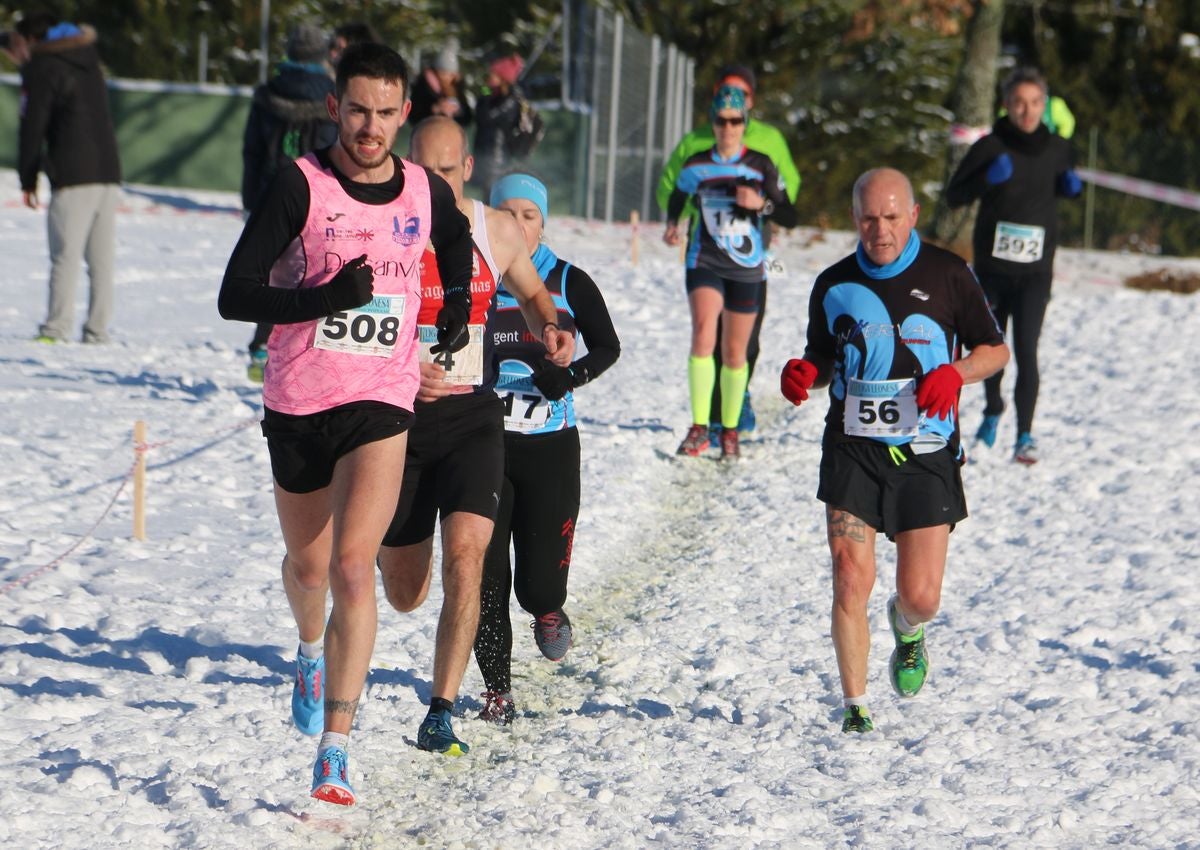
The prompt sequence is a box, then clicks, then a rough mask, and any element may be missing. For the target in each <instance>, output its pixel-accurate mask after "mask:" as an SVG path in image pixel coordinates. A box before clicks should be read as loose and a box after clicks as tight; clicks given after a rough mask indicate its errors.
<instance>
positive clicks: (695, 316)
mask: <svg viewBox="0 0 1200 850" xmlns="http://www.w3.org/2000/svg"><path fill="white" fill-rule="evenodd" d="M709 115H710V117H711V118H712V124H713V136H714V137H715V138H716V144H715V145H713V147H712V148H710V149H708V150H705V151H701V152H699V153H696V154H694V155H692V156H690V157H688V159H687V160H686V161H685V162H684V165H683V168H682V169H681V170H680V172H679V176H678V177H677V178H676V180H675V189H674V191H673V192H672V193H671V198H670V200H669V201H668V203H667V229H666V232H665V233H663V241H664V242H666V243H667V244H668V245H678V244H679V243H680V242H681V241H682V240H683V235H682V234H681V233H680V231H679V216H680V214H681V213H682V212H683V209H684V206H685V205H686V204H687V200H688V198H691V199H692V201H693V205H694V206H695V208H696V209H697V210H698V211H699V214H698V215H697V216H696V217H695V221H694V223H693V224H692V226H691V229H690V231H689V232H688V236H687V256H686V262H685V267H686V269H687V271H686V276H685V278H684V280H685V285H686V288H687V293H688V305H689V307H690V308H691V314H692V343H691V356H690V357H689V358H688V389H689V391H690V395H691V408H692V426H691V428H690V429H688V432H687V436H686V437H684V439H683V442H682V443H681V444H680V445H679V454H681V455H690V456H692V457H696V456H698V455H700V454H701V453H702V452H704V450H705V449H707V448H708V446H709V438H708V423H709V420H710V415H711V414H712V413H713V412H714V411H712V409H711V408H712V394H713V386H714V385H715V384H717V382H718V381H719V382H720V387H721V410H720V411H717V412H718V413H719V414H720V415H719V417H717V418H719V419H720V421H721V426H722V428H721V457H722V458H723V459H729V460H732V459H735V458H737V456H738V431H737V426H738V420H739V419H740V418H741V414H742V400H743V398H744V396H745V394H746V385H747V384H748V383H749V381H750V370H749V366H748V365H747V362H746V347H747V344H748V343H749V340H750V333H751V331H752V330H753V329H754V320H755V317H756V316H757V315H758V310H759V305H760V302H761V299H762V282H763V280H764V279H765V278H766V270H765V268H764V265H763V264H764V261H765V257H766V255H765V252H764V250H763V241H762V228H763V223H764V220H765V219H766V218H768V217H770V218H771V220H772V221H775V222H777V223H778V224H780V225H782V226H783V227H794V226H795V225H796V222H797V220H798V216H797V213H796V209H795V207H793V206H792V204H791V202H790V201H789V200H788V196H787V188H786V186H785V185H784V182H783V178H782V177H780V176H779V171H778V170H777V169H776V168H775V165H774V163H772V162H771V159H770V157H768V156H766V155H765V154H761V153H759V152H758V151H752V150H748V149H747V148H746V147H745V145H743V144H742V137H743V136H744V135H745V133H746V95H745V93H744V92H743V91H742V90H741V89H740V88H738V87H736V86H721V87H720V88H719V89H717V93H716V95H715V96H714V97H713V102H712V107H711V108H710V110H709ZM718 322H720V323H721V363H722V365H721V369H720V374H719V375H718V374H717V366H716V362H715V361H714V359H713V353H714V352H715V350H716V344H717V343H716V340H717V323H718Z"/></svg>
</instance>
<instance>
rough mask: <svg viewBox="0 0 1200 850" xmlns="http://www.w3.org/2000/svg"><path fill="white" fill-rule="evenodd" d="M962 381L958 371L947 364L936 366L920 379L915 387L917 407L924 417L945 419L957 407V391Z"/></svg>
mask: <svg viewBox="0 0 1200 850" xmlns="http://www.w3.org/2000/svg"><path fill="white" fill-rule="evenodd" d="M962 384H963V379H962V375H960V374H959V373H958V370H957V369H955V368H954V367H953V366H951V365H950V364H949V363H944V364H942V365H941V366H938V367H937V368H936V369H934V370H933V371H932V372H930V373H929V374H928V375H926V376H925V377H924V378H922V379H921V383H920V384H918V385H917V407H918V408H919V409H921V410H924V411H925V415H926V416H936V417H937V418H938V419H945V418H946V417H947V416H949V415H950V411H952V410H954V408H955V407H957V406H958V391H959V390H961V389H962Z"/></svg>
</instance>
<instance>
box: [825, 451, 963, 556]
mask: <svg viewBox="0 0 1200 850" xmlns="http://www.w3.org/2000/svg"><path fill="white" fill-rule="evenodd" d="M901 453H902V455H903V460H900V462H899V463H897V460H899V459H900V457H899V455H900V454H901ZM817 498H818V499H820V500H821V501H822V502H824V503H825V504H827V505H829V506H830V507H831V508H837V509H839V510H843V511H847V512H849V513H851V514H854V516H856V517H858V518H859V519H861V520H862V521H863V522H865V523H866V524H867V525H869V526H871V527H872V528H874V529H875V530H876V531H882V532H883V533H884V534H886V535H887V537H888V539H893V538H895V536H896V535H897V534H899V533H900V532H902V531H912V530H913V529H915V528H929V527H931V526H936V525H949V526H950V530H951V531H953V530H954V525H955V523H957V522H959V521H960V520H964V519H966V518H967V499H966V495H965V494H964V492H963V486H962V476H961V474H960V467H959V463H958V461H957V460H955V458H954V457H953V455H951V454H950V450H949V449H946V448H943V449H939V450H938V451H936V452H931V453H929V454H923V455H918V454H914V453H913V452H912V450H911V449H910V448H909V447H908V446H903V447H901V452H900V453H897V457H896V458H895V459H894V458H893V455H892V453H891V452H889V451H888V447H887V446H886V445H885V444H883V443H880V442H876V441H867V440H852V441H847V442H836V443H831V442H830V441H826V443H825V446H824V450H823V452H822V454H821V474H820V480H819V483H818V485H817Z"/></svg>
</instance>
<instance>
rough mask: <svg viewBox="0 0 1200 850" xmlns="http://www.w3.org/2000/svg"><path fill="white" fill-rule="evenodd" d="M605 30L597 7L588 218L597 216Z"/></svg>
mask: <svg viewBox="0 0 1200 850" xmlns="http://www.w3.org/2000/svg"><path fill="white" fill-rule="evenodd" d="M603 30H604V10H603V9H601V8H599V7H597V8H596V35H595V40H594V41H593V43H592V102H591V105H590V108H589V109H588V155H587V206H586V207H585V210H584V214H585V216H586V217H587V218H595V216H596V136H597V127H596V122H597V119H598V117H599V116H598V112H597V109H596V107H597V106H598V105H599V103H600V74H599V73H598V72H597V69H599V67H600V51H601V50H602V47H601V39H600V34H601V32H603Z"/></svg>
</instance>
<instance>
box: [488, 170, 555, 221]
mask: <svg viewBox="0 0 1200 850" xmlns="http://www.w3.org/2000/svg"><path fill="white" fill-rule="evenodd" d="M510 198H523V199H525V200H526V201H532V202H533V203H534V204H535V205H536V206H537V208H538V210H539V211H540V212H541V214H542V223H543V224H544V223H545V222H546V220H547V219H548V218H549V214H548V212H547V194H546V186H545V184H543V183H542V181H541V180H538V179H537V178H536V177H532V176H530V175H528V174H506V175H504V176H503V177H501V178H500V179H499V180H497V181H496V183H495V184H494V185H493V186H492V197H491V205H492V206H493V207H498V206H500V205H501V204H502V203H504V202H505V201H507V200H509V199H510Z"/></svg>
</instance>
